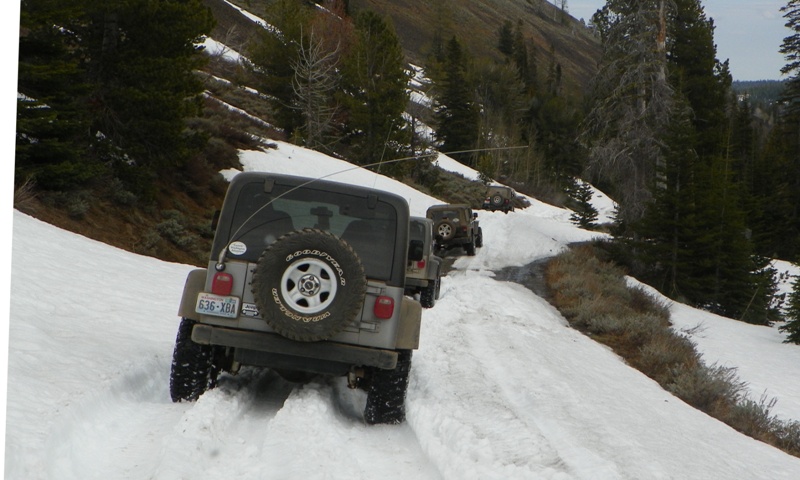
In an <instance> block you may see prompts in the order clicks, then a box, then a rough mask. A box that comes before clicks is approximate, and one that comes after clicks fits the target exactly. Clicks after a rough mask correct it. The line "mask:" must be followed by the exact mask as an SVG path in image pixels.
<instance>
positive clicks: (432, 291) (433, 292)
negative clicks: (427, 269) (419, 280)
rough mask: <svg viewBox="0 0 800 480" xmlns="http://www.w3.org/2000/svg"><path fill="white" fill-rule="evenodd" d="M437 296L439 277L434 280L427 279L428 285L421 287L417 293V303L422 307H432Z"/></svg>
mask: <svg viewBox="0 0 800 480" xmlns="http://www.w3.org/2000/svg"><path fill="white" fill-rule="evenodd" d="M438 298H439V277H436V279H435V280H429V281H428V286H426V287H425V288H423V289H422V290H421V291H420V293H419V304H420V305H422V308H433V306H434V305H436V299H438Z"/></svg>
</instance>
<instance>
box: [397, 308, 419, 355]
mask: <svg viewBox="0 0 800 480" xmlns="http://www.w3.org/2000/svg"><path fill="white" fill-rule="evenodd" d="M421 325H422V305H420V303H419V302H418V301H416V300H412V299H411V298H408V297H403V300H402V302H401V303H400V324H399V325H398V327H397V342H396V345H395V348H396V349H398V350H416V349H417V348H419V332H420V326H421Z"/></svg>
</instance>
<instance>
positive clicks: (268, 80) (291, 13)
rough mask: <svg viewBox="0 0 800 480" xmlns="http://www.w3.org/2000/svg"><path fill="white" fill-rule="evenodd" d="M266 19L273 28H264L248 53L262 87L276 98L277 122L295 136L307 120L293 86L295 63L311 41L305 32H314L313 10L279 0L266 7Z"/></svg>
mask: <svg viewBox="0 0 800 480" xmlns="http://www.w3.org/2000/svg"><path fill="white" fill-rule="evenodd" d="M266 20H267V21H268V22H269V23H270V25H272V26H273V27H274V29H264V30H263V32H261V35H260V37H259V38H258V40H257V41H256V42H253V44H252V46H251V48H250V51H249V52H248V53H249V57H250V61H251V62H252V66H253V71H254V73H255V74H256V75H257V76H258V77H259V79H260V82H261V84H260V85H259V90H261V91H263V92H264V93H266V94H268V95H269V96H270V97H271V98H272V99H273V100H271V101H270V105H271V106H272V109H273V111H274V121H275V124H276V125H277V126H279V127H280V128H282V129H283V130H284V131H286V132H288V133H289V134H291V135H294V134H295V132H296V131H297V130H298V129H300V128H302V126H303V124H304V120H303V115H302V109H300V108H297V107H298V105H297V101H296V98H295V92H294V89H293V86H292V85H293V84H292V82H293V80H294V77H295V69H294V68H293V65H296V64H297V62H299V58H300V53H299V48H300V46H301V45H308V43H309V42H308V40H306V39H304V38H303V35H304V33H305V34H310V33H311V31H312V29H311V28H310V26H309V25H310V23H311V12H310V11H309V9H308V7H306V6H304V5H301V4H300V2H298V1H297V0H277V1H276V2H274V3H272V4H270V6H269V8H268V9H267V13H266Z"/></svg>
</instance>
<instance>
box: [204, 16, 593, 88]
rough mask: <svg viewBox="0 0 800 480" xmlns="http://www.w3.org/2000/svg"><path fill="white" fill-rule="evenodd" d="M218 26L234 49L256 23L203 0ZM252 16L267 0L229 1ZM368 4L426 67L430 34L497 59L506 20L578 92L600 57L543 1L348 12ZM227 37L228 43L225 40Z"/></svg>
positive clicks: (579, 26)
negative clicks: (453, 38)
mask: <svg viewBox="0 0 800 480" xmlns="http://www.w3.org/2000/svg"><path fill="white" fill-rule="evenodd" d="M204 2H205V4H206V5H207V6H208V7H209V8H211V9H212V11H213V12H214V16H215V18H216V19H217V22H218V25H217V27H216V29H215V31H214V33H213V35H214V37H215V38H217V39H218V40H221V41H224V43H226V45H229V46H231V47H233V48H236V47H237V46H239V47H243V46H244V45H245V44H246V42H247V41H248V39H250V38H252V36H253V35H254V33H255V31H257V29H258V28H259V27H257V26H256V25H255V23H253V22H252V21H250V20H248V19H247V18H245V17H244V16H242V15H239V14H236V12H235V9H233V8H232V7H231V6H230V4H229V3H228V2H226V1H225V0H204ZM230 3H233V4H236V5H239V6H241V7H242V8H245V9H247V10H248V11H250V12H253V13H254V14H256V15H260V14H263V12H264V8H265V6H266V5H268V4H269V3H271V2H270V1H269V0H250V1H246V0H232V1H231V2H230ZM364 8H368V9H371V10H374V11H376V12H378V13H380V14H382V15H387V16H389V17H390V18H391V19H392V22H393V24H394V27H395V30H396V31H397V34H398V36H399V37H400V40H401V44H402V46H403V49H404V51H405V54H406V56H407V58H408V61H409V62H411V63H414V64H416V65H421V66H424V65H425V64H426V63H427V59H428V58H429V56H430V54H431V50H432V48H433V43H434V36H435V35H439V36H440V38H442V39H444V40H447V39H448V38H450V37H451V36H452V35H455V36H457V37H458V38H459V40H460V41H462V42H464V43H465V44H466V46H467V47H468V51H469V53H470V55H472V57H473V58H475V59H479V60H493V61H500V60H501V55H500V52H499V51H498V49H497V42H498V32H499V30H500V27H501V26H502V25H503V23H504V22H506V21H510V22H512V23H513V24H516V23H517V21H521V22H522V25H523V29H522V31H523V33H524V35H525V38H526V39H527V40H528V41H529V42H531V43H532V45H534V46H535V61H536V63H537V65H538V67H539V70H540V72H544V71H546V70H547V68H548V65H549V63H550V60H551V52H552V55H554V58H555V62H556V63H558V64H560V65H561V67H562V72H563V76H564V80H565V87H566V89H567V90H568V91H572V92H574V93H578V92H582V91H583V89H584V88H585V87H586V85H587V83H588V82H589V80H590V79H591V78H592V76H593V75H594V73H595V67H596V59H597V58H599V57H600V43H599V39H598V38H597V37H595V36H594V35H592V33H591V31H590V30H589V29H588V28H587V27H586V26H585V25H584V24H583V23H581V22H580V21H579V20H576V19H574V18H572V17H571V16H569V15H568V14H564V13H563V12H561V11H560V10H559V9H558V8H556V7H555V6H554V5H553V4H551V3H550V2H548V1H547V0H484V1H480V2H472V1H471V2H461V1H458V0H426V1H415V0H351V1H350V9H351V14H352V13H353V12H355V11H357V10H358V9H364ZM226 38H228V39H229V41H230V43H228V41H225V39H226Z"/></svg>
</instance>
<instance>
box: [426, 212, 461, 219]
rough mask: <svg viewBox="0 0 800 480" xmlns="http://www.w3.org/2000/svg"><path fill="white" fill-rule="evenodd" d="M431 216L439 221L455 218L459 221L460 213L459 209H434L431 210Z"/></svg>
mask: <svg viewBox="0 0 800 480" xmlns="http://www.w3.org/2000/svg"><path fill="white" fill-rule="evenodd" d="M430 214H431V217H432V219H433V221H434V222H438V221H440V220H445V219H447V220H453V221H456V222H457V221H459V215H458V211H457V210H434V211H432V212H430Z"/></svg>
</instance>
